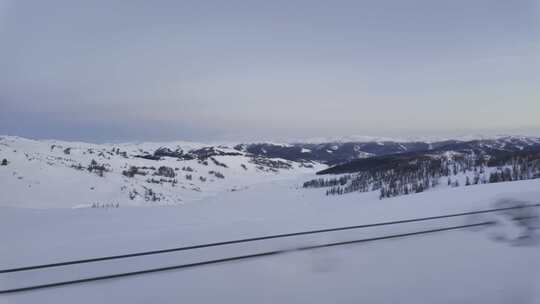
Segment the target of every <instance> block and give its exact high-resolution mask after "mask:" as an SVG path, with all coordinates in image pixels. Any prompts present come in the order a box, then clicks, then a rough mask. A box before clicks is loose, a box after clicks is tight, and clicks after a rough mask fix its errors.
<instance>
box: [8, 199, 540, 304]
mask: <svg viewBox="0 0 540 304" xmlns="http://www.w3.org/2000/svg"><path fill="white" fill-rule="evenodd" d="M536 207H540V204H528V205H519V206H511V207H504V208H495V209H487V210H480V211H471V212H462V213H454V214H445V215H437V216H430V217H422V218H414V219H405V220H398V221H390V222H381V223H373V224H365V225H355V226H346V227H336V228H328V229H318V230H309V231H302V232H294V233H286V234H277V235H267V236H261V237H253V238H245V239H237V240H231V241H224V242H215V243H207V244H201V245H193V246H185V247H176V248H168V249H161V250H152V251H144V252H135V253H129V254H122V255H112V256H103V257H97V258H91V259H81V260H71V261H64V262H58V263H50V264H41V265H31V266H24V267H16V268H5V269H0V282H2V281H5V283H4V284H0V286H1V287H0V288H2V289H1V290H0V294H8V293H16V292H23V291H31V290H37V289H44V288H52V287H59V286H65V285H72V284H80V283H87V282H94V281H101V280H107V279H114V278H122V277H129V276H136V275H143V274H149V273H156V272H163V271H170V270H179V269H186V268H193V267H198V266H205V265H212V264H218V263H226V262H234V261H240V260H247V259H254V258H260V257H267V256H273V255H278V254H284V253H288V252H292V251H306V250H314V249H320V248H328V247H336V246H343V245H351V244H359V243H366V242H374V241H380V240H387V239H396V238H402V237H408V236H415V235H425V234H431V233H437V232H443V231H452V230H459V229H465V228H472V227H481V226H489V225H494V224H495V223H496V222H495V221H493V220H478V221H477V222H472V223H465V224H464V223H463V217H467V216H473V215H480V214H489V213H497V212H505V211H510V210H518V209H525V208H536ZM426 223H429V225H427V226H426ZM396 226H400V232H402V233H396V232H395V231H392V230H391V229H389V228H390V227H393V228H395V227H396ZM401 228H403V229H401ZM346 231H349V232H352V231H354V232H356V233H355V237H353V236H350V235H348V236H345V235H343V236H339V240H337V241H331V242H328V241H322V242H321V241H319V242H317V243H315V244H312V243H310V242H307V243H306V242H305V240H304V241H303V243H302V242H298V243H299V244H298V243H297V242H296V241H298V238H299V237H304V236H307V235H321V234H325V235H328V234H333V235H334V237H337V235H335V234H336V233H342V234H343V233H345V232H346ZM403 231H407V232H403ZM358 235H360V236H363V237H361V238H358ZM343 237H346V239H343ZM283 239H292V241H293V243H291V244H287V245H285V246H283V244H281V243H276V244H272V242H275V241H276V240H283ZM239 244H245V245H251V246H252V248H250V246H244V248H237V247H238V246H237V245H239ZM232 245H234V246H232ZM265 246H267V248H264V247H265ZM212 248H213V249H217V248H220V249H224V250H220V251H219V252H209V251H208V250H211V249H212ZM240 249H241V250H240ZM228 250H232V251H233V252H238V251H240V252H241V253H242V254H226V252H227V251H228ZM214 251H216V250H214ZM192 252H193V253H194V254H193V255H186V253H192ZM174 255H178V256H174ZM200 256H203V257H204V256H208V257H207V258H205V259H203V260H200ZM150 257H151V258H156V257H159V258H160V259H159V260H157V261H156V262H158V263H159V262H162V261H163V260H165V261H167V260H169V263H167V264H166V266H161V267H156V266H148V267H144V268H143V269H142V270H139V269H136V270H129V269H128V270H127V271H118V272H114V273H112V274H111V273H105V274H103V273H101V272H100V271H101V270H100V271H98V272H97V273H96V272H95V271H94V268H105V269H106V270H108V269H109V268H108V267H110V266H115V265H117V264H122V263H123V264H125V263H126V261H128V262H129V261H130V260H133V259H140V258H144V259H149V258H150ZM165 257H166V258H165ZM172 258H174V259H180V260H183V261H184V262H182V263H178V262H176V263H172V261H174V259H172ZM143 262H148V261H146V260H143ZM150 262H152V261H150ZM101 264H104V265H101ZM132 264H137V265H138V264H139V263H138V262H137V261H135V262H133V263H129V265H128V264H125V265H123V267H126V266H127V268H131V267H132V266H133V265H132ZM142 264H144V263H142ZM150 264H154V265H155V263H154V262H152V263H150ZM162 265H163V264H162ZM99 266H102V267H99ZM121 266H122V265H121ZM70 267H71V268H73V267H77V268H75V269H69V268H70ZM81 267H82V268H81ZM84 267H87V268H88V267H90V268H88V269H86V270H85V269H84ZM65 268H68V269H67V270H66V271H61V270H59V269H65ZM81 270H82V272H85V271H86V273H91V274H90V275H87V276H85V277H83V278H80V277H79V278H75V279H74V278H70V275H72V273H71V272H72V271H73V272H75V274H77V273H80V272H81ZM48 274H50V276H49V275H48ZM55 275H57V276H58V275H59V276H60V277H61V278H63V279H58V280H53V279H51V277H52V278H54V277H55ZM40 276H41V278H40ZM4 277H6V278H4ZM36 277H37V278H36ZM36 280H37V281H36ZM22 281H30V283H26V284H27V285H23V286H21V285H22V284H21V282H22ZM6 283H7V284H6ZM6 285H7V288H6V287H5V286H6ZM10 285H13V286H10Z"/></svg>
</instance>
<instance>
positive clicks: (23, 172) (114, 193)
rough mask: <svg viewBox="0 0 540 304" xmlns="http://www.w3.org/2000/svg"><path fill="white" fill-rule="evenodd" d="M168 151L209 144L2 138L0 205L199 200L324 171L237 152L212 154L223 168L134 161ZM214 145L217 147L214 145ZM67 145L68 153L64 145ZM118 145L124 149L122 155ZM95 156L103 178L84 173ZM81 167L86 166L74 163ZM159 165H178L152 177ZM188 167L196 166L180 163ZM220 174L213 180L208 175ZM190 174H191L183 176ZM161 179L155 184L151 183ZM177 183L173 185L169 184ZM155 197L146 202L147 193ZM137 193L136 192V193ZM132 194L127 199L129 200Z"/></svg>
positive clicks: (68, 205) (225, 149)
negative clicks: (132, 171)
mask: <svg viewBox="0 0 540 304" xmlns="http://www.w3.org/2000/svg"><path fill="white" fill-rule="evenodd" d="M162 147H165V148H169V149H170V150H172V151H175V150H177V149H180V150H182V151H184V152H187V151H189V150H192V149H200V148H203V147H208V146H207V145H205V144H200V143H191V142H170V143H129V144H102V145H98V144H88V143H79V142H65V141H56V140H45V141H37V140H30V139H25V138H20V137H13V136H4V137H0V160H1V159H4V158H5V159H7V160H8V161H9V164H8V165H7V166H0V185H2V187H3V189H4V194H5V195H3V196H1V197H0V206H14V207H28V208H53V207H55V208H72V207H90V206H92V204H100V205H103V204H114V205H116V204H119V205H120V206H155V205H175V204H181V203H186V202H193V201H198V200H201V199H203V198H206V197H210V196H215V195H218V194H220V193H223V192H227V191H239V190H242V189H246V188H247V187H249V186H250V185H254V184H257V183H261V182H266V181H271V180H278V179H283V178H290V177H293V176H297V175H301V174H306V173H311V172H315V171H317V170H321V169H324V168H326V166H325V165H322V164H318V163H313V164H311V165H313V167H312V168H308V167H306V166H303V164H301V163H298V162H291V161H287V160H283V159H270V158H265V159H267V160H272V161H279V162H282V163H286V164H289V165H290V166H291V167H290V169H287V168H280V169H273V168H270V167H268V166H265V165H262V166H261V165H259V164H256V163H254V162H253V158H252V157H251V156H249V155H247V154H245V153H243V152H240V153H241V154H242V155H234V156H230V155H223V156H214V157H213V158H214V159H215V160H216V161H218V162H219V163H221V164H224V165H225V166H226V167H223V166H220V165H218V164H216V163H214V162H213V161H212V160H211V159H208V160H207V161H206V163H202V162H200V161H198V160H197V159H195V160H181V161H180V160H178V159H176V158H172V157H163V158H162V159H161V160H159V161H155V160H148V159H143V158H137V157H135V155H146V154H152V153H153V152H154V151H155V150H157V149H159V148H162ZM214 148H216V147H214ZM65 149H69V154H67V153H65V152H64V150H65ZM116 149H118V150H120V151H121V152H125V153H126V155H127V158H126V157H123V156H122V155H120V154H117V153H116V152H113V151H116ZM217 149H219V150H220V151H223V152H229V153H230V152H234V153H239V151H236V150H234V149H232V148H229V147H224V146H219V147H217ZM92 160H95V161H96V162H97V163H98V164H100V165H101V164H104V165H105V166H106V167H107V169H108V172H105V173H104V176H103V177H100V176H98V175H97V174H95V173H91V172H88V171H87V170H86V167H87V166H88V165H89V164H90V163H91V161H92ZM79 164H80V165H81V166H82V167H83V170H76V169H75V168H74V166H78V165H79ZM130 166H137V167H147V168H149V169H145V170H143V171H144V172H145V173H146V175H145V176H142V175H135V176H134V177H132V178H129V177H126V176H124V175H122V171H124V170H128V169H129V167H130ZM160 166H167V167H170V168H173V169H174V170H175V174H176V176H175V177H174V178H163V177H161V176H156V175H154V174H155V173H156V170H157V169H158V168H159V167H160ZM186 167H189V168H191V169H193V171H185V170H182V168H186ZM212 171H213V172H219V173H221V174H223V175H224V178H218V177H217V176H216V175H215V174H213V173H211V172H212ZM187 175H190V176H191V179H188V177H187ZM162 178H163V179H165V180H166V181H164V182H161V183H152V182H149V180H152V179H153V180H156V181H158V180H160V179H162ZM172 180H176V184H173V183H172V182H171V181H172ZM150 190H151V191H152V192H153V193H155V194H156V197H157V198H158V200H151V199H148V196H147V195H145V194H146V193H147V192H148V191H150ZM135 193H136V194H135ZM130 195H132V198H130Z"/></svg>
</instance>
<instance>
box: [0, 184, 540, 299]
mask: <svg viewBox="0 0 540 304" xmlns="http://www.w3.org/2000/svg"><path fill="white" fill-rule="evenodd" d="M304 178H305V177H295V178H292V179H289V180H286V179H283V180H277V181H270V182H265V183H260V184H257V185H253V186H252V187H250V188H249V189H246V190H245V191H237V192H225V193H223V194H222V195H220V196H214V197H208V198H206V199H204V200H201V201H199V202H198V203H197V204H184V205H177V206H163V207H155V208H117V209H99V208H98V209H93V208H84V209H48V210H39V209H27V208H13V207H0V229H1V231H4V232H7V233H2V234H0V244H2V246H1V248H0V265H1V267H0V268H7V267H17V266H23V265H32V264H41V263H50V262H57V261H65V260H71V259H78V258H89V257H98V256H105V255H111V254H123V253H130V252H136V251H145V250H155V249H164V248H171V247H177V246H188V245H195V244H202V243H208V242H215V241H225V240H232V239H237V238H244V237H255V236H261V235H268V234H277V233H288V232H296V231H301V230H309V229H321V228H331V227H339V226H347V225H359V224H369V223H376V222H382V221H392V220H401V219H410V218H417V217H424V216H434V215H441V214H448V213H457V212H466V211H475V210H482V209H489V208H493V207H494V203H495V202H496V201H498V200H500V199H502V198H510V199H513V200H519V201H525V202H529V203H534V202H538V199H539V198H540V180H527V181H519V182H510V183H497V184H485V185H477V186H470V187H459V188H446V189H443V190H439V191H428V192H424V193H420V194H414V195H409V196H402V197H396V198H392V199H385V200H379V199H378V193H376V192H370V193H356V194H352V195H343V196H338V197H336V196H330V197H329V196H324V195H322V193H323V191H324V190H323V189H303V188H299V187H298V185H299V183H300V182H301V181H302V180H304ZM493 219H498V217H496V216H495V215H485V216H472V217H470V218H469V217H467V218H457V219H454V220H453V222H452V223H453V224H466V223H470V222H475V221H485V220H493ZM460 222H461V223H460ZM437 223H438V222H436V223H431V222H428V223H422V224H420V225H415V226H413V227H403V226H400V225H398V226H395V227H390V228H388V230H384V231H383V233H385V234H387V233H406V232H410V229H413V230H417V229H431V228H434V225H435V226H436V225H437ZM511 225H512V224H510V226H511ZM510 226H508V225H507V226H504V225H503V226H501V227H490V228H485V229H467V230H459V231H449V232H441V233H437V234H430V235H424V236H415V237H406V238H400V239H393V240H385V241H378V242H372V243H365V244H359V245H349V246H342V247H334V248H327V249H319V250H315V251H299V252H291V253H288V254H283V255H278V256H273V257H268V258H260V259H252V260H246V261H238V262H234V263H223V264H217V265H208V266H205V267H200V268H192V269H187V270H178V271H169V272H164V273H155V274H149V275H143V276H136V277H129V278H122V279H113V280H106V281H100V282H94V283H89V284H79V285H72V286H65V287H59V288H51V289H44V290H37V291H33V292H27V293H18V294H10V295H4V296H2V297H0V303H36V302H38V303H39V302H42V303H73V302H76V303H148V302H152V303H171V302H175V303H178V302H182V303H216V302H225V303H254V302H256V303H509V302H511V303H540V260H539V259H538V256H540V247H538V243H532V244H528V245H521V246H517V245H516V244H513V243H512V242H509V241H496V239H501V238H503V239H504V237H509V236H510V237H511V236H512V235H513V234H515V233H516V231H517V228H515V227H514V228H512V227H510ZM379 233H381V232H380V231H379V230H368V231H363V230H362V231H350V232H347V233H345V234H341V233H338V234H323V235H317V236H307V237H301V238H293V239H286V240H276V241H273V242H270V243H268V242H262V243H257V244H254V245H250V246H247V247H246V246H244V245H240V246H238V245H235V246H230V247H226V248H221V247H220V248H215V249H212V250H210V251H200V252H195V253H193V254H191V255H189V254H187V255H164V256H160V257H144V258H137V259H126V260H123V261H119V262H113V263H99V264H95V265H92V266H81V267H67V268H64V269H57V270H54V271H52V272H47V273H41V272H35V273H33V272H29V273H24V274H18V275H13V276H8V277H7V278H6V277H2V278H3V280H1V279H0V288H2V287H4V288H5V287H13V286H20V285H24V284H28V283H32V282H34V283H35V282H40V280H50V279H51V278H54V279H56V280H59V279H68V278H73V277H80V276H82V277H84V276H88V275H103V274H110V273H115V272H118V271H127V270H140V269H145V268H146V267H161V266H167V265H174V264H175V263H176V264H178V263H180V264H181V263H185V262H186V261H188V262H189V261H198V260H199V259H202V260H204V259H206V258H215V257H225V256H235V255H238V254H247V253H250V252H251V251H252V250H255V251H257V250H262V249H283V248H289V247H290V246H294V245H295V244H299V245H314V244H320V243H326V242H333V241H343V240H350V239H356V238H359V237H360V238H362V237H370V236H380V235H379ZM270 245H271V246H270ZM268 246H269V247H268ZM293 248H294V247H293Z"/></svg>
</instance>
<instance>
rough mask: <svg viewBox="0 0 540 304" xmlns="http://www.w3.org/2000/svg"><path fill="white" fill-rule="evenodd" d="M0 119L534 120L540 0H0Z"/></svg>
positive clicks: (391, 130)
mask: <svg viewBox="0 0 540 304" xmlns="http://www.w3.org/2000/svg"><path fill="white" fill-rule="evenodd" d="M0 44H1V45H0V134H11V135H20V136H28V137H34V138H62V139H80V140H90V141H104V140H106V141H116V140H168V139H186V140H227V139H230V140H238V139H271V138H302V137H314V136H330V135H350V134H363V135H379V136H407V135H436V134H439V133H440V134H444V135H449V134H453V133H466V132H486V133H490V132H525V133H527V132H528V133H534V132H537V134H538V135H540V0H523V1H520V0H515V1H508V0H452V1H448V0H441V1H438V0H419V1H418V0H394V1H388V0H367V1H362V0H356V1H320V0H311V1H294V0H287V1H279V0H273V1H230V0H228V1H205V0H196V1H181V0H178V1H109V0H107V1H73V0H66V1H53V0H47V1H41V0H35V1H26V0H14V1H10V0H0Z"/></svg>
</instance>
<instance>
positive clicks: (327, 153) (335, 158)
mask: <svg viewBox="0 0 540 304" xmlns="http://www.w3.org/2000/svg"><path fill="white" fill-rule="evenodd" d="M355 138H356V139H360V140H361V141H354V140H352V139H355ZM345 139H346V140H345V141H343V139H340V140H335V141H328V142H318V143H311V142H308V143H292V144H274V143H252V144H242V145H238V146H236V147H235V148H236V149H238V150H241V151H246V152H249V153H252V154H255V155H260V156H268V157H279V158H283V159H288V160H293V161H297V160H312V161H317V162H322V163H326V164H329V165H336V164H340V163H345V162H348V161H351V160H355V159H359V158H367V157H372V156H382V155H389V154H396V153H407V152H418V151H429V150H438V151H442V150H444V151H462V150H475V151H521V150H524V149H531V148H539V149H540V138H538V137H526V136H498V137H476V138H475V139H471V138H458V139H444V140H436V141H433V140H425V141H419V140H413V141H402V140H392V139H384V138H383V139H381V138H360V137H354V138H345ZM347 139H348V140H352V141H347Z"/></svg>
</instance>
